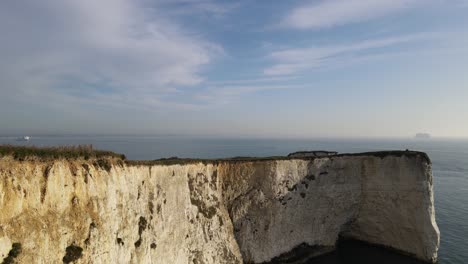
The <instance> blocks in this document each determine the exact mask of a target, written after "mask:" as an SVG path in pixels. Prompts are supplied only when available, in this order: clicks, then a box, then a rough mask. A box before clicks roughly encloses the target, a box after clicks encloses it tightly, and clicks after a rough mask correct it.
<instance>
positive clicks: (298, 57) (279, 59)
mask: <svg viewBox="0 0 468 264" xmlns="http://www.w3.org/2000/svg"><path fill="white" fill-rule="evenodd" d="M432 36H433V34H429V33H428V34H415V35H408V36H399V37H392V38H384V39H375V40H365V41H361V42H358V43H352V44H347V45H330V46H312V47H307V48H292V49H285V50H280V51H275V52H272V53H271V54H270V55H269V59H271V60H272V61H274V64H273V65H272V66H271V67H268V68H266V69H264V71H263V73H264V74H265V75H271V76H274V75H291V74H298V73H300V72H301V71H305V70H310V69H318V68H322V67H326V66H331V65H333V64H336V63H340V62H341V61H342V60H344V59H348V60H349V58H350V57H352V58H353V59H354V60H356V59H358V58H359V57H363V56H365V55H363V54H362V53H363V52H365V51H370V50H373V49H379V48H386V47H391V46H394V45H398V44H405V43H410V42H415V41H418V40H424V39H428V38H430V37H432Z"/></svg>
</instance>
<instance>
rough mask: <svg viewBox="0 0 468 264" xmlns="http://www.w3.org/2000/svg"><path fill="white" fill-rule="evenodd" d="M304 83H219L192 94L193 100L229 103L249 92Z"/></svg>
mask: <svg viewBox="0 0 468 264" xmlns="http://www.w3.org/2000/svg"><path fill="white" fill-rule="evenodd" d="M302 87H304V85H293V84H277V85H275V84H244V85H225V86H223V85H219V86H211V87H209V88H207V89H205V90H203V91H201V92H199V93H197V94H196V95H195V96H194V99H195V100H198V101H200V102H204V103H207V102H209V103H210V104H212V105H224V104H228V103H231V102H232V101H233V100H237V99H239V98H241V97H243V96H247V95H250V94H255V93H260V92H267V91H276V90H290V89H297V88H302Z"/></svg>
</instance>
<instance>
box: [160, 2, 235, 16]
mask: <svg viewBox="0 0 468 264" xmlns="http://www.w3.org/2000/svg"><path fill="white" fill-rule="evenodd" d="M156 5H157V6H160V7H164V8H169V9H168V11H169V12H170V13H172V14H181V15H183V14H200V13H201V14H209V15H213V16H216V17H220V16H223V15H225V14H227V13H229V12H230V11H232V10H233V9H235V8H236V7H238V6H239V2H237V3H234V2H231V3H228V2H220V1H216V0H156Z"/></svg>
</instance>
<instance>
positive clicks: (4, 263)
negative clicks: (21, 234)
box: [2, 243, 21, 264]
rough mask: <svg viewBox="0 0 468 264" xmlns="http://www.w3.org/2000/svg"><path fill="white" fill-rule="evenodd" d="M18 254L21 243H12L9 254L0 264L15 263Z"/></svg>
mask: <svg viewBox="0 0 468 264" xmlns="http://www.w3.org/2000/svg"><path fill="white" fill-rule="evenodd" d="M19 254H21V243H13V245H11V250H10V252H8V256H7V257H6V258H4V259H3V261H2V264H13V263H15V258H17V257H18V256H19Z"/></svg>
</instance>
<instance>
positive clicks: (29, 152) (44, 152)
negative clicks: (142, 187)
mask: <svg viewBox="0 0 468 264" xmlns="http://www.w3.org/2000/svg"><path fill="white" fill-rule="evenodd" d="M327 153H330V155H327V156H326V157H330V158H332V157H343V156H374V157H380V158H383V157H386V156H398V157H401V156H421V157H422V158H423V159H425V160H426V161H427V162H428V163H431V160H430V159H429V157H428V156H427V154H426V153H424V152H419V151H410V150H405V151H402V150H389V151H376V152H362V153H337V152H327ZM3 156H11V157H13V158H14V159H15V160H19V161H24V160H39V161H51V160H56V159H85V160H89V159H94V160H96V159H117V160H120V161H125V163H127V164H128V165H176V164H190V163H199V162H202V163H216V162H223V161H224V162H246V161H268V160H270V161H271V160H292V159H314V158H320V157H319V156H315V157H309V156H305V157H296V156H290V155H288V156H271V157H232V158H221V159H196V158H178V157H171V158H163V159H157V160H126V157H125V155H124V154H119V153H115V152H112V151H104V150H95V149H94V148H93V146H92V145H78V146H61V147H36V146H13V145H0V158H1V157H3Z"/></svg>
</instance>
